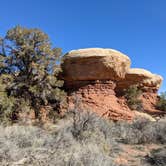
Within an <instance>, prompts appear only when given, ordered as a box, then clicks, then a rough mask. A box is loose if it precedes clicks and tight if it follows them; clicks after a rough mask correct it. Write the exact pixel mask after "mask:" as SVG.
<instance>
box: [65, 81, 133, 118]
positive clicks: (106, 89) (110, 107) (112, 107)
mask: <svg viewBox="0 0 166 166" xmlns="http://www.w3.org/2000/svg"><path fill="white" fill-rule="evenodd" d="M77 87H78V86H77ZM114 88H115V83H114V82H112V81H97V82H94V81H92V82H91V83H90V82H89V84H86V85H84V86H82V87H81V86H79V87H78V88H77V90H76V89H74V90H73V89H70V90H69V89H68V103H69V108H72V107H73V106H74V105H73V104H74V100H75V98H78V99H79V100H80V104H81V106H82V107H83V108H84V109H85V110H91V111H94V112H96V113H97V114H98V115H100V116H102V117H106V118H109V119H112V120H122V119H123V120H132V119H133V118H134V113H132V112H131V111H130V109H129V108H128V106H127V105H126V103H125V100H124V99H123V98H117V97H116V95H115V92H114Z"/></svg>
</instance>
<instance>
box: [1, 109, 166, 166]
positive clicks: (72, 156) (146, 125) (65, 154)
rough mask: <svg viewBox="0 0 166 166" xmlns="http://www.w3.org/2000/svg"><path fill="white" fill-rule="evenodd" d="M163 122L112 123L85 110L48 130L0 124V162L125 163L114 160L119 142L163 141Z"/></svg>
mask: <svg viewBox="0 0 166 166" xmlns="http://www.w3.org/2000/svg"><path fill="white" fill-rule="evenodd" d="M165 126H166V121H165V120H163V121H160V122H149V121H144V120H143V121H140V120H137V121H135V122H134V123H133V124H128V123H126V122H119V123H113V122H109V121H106V120H104V119H101V118H99V117H98V116H96V115H95V114H92V113H89V112H84V113H83V112H79V113H78V114H77V113H76V114H73V113H72V114H70V115H68V116H67V118H66V119H61V120H60V121H59V122H58V123H57V124H56V125H52V126H51V127H50V128H49V130H48V129H43V128H41V127H38V126H19V125H14V126H8V127H3V126H1V127H0V133H1V134H0V165H2V166H7V165H9V166H17V165H24V166H33V165H34V166H39V165H40V166H125V164H123V165H122V163H121V164H118V163H117V162H116V161H117V157H118V156H119V154H120V153H123V151H124V149H123V148H122V146H121V145H123V147H124V146H125V144H128V146H138V145H134V144H142V143H143V144H150V143H152V142H153V143H158V144H165V143H166V137H165V136H166V133H165V132H166V130H165ZM131 144H132V145H131ZM137 160H142V158H140V159H139V157H138V159H137ZM163 161H164V162H165V160H163ZM148 162H149V161H148V160H146V162H144V165H147V164H148ZM149 164H151V163H150V162H149ZM162 166H163V165H162Z"/></svg>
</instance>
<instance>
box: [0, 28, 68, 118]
mask: <svg viewBox="0 0 166 166" xmlns="http://www.w3.org/2000/svg"><path fill="white" fill-rule="evenodd" d="M60 56H61V49H60V48H52V47H51V42H50V40H49V37H48V36H47V35H46V34H45V33H43V32H42V31H40V30H39V29H27V28H24V27H20V26H16V27H15V28H13V29H10V30H9V31H8V32H7V34H6V36H5V37H4V38H0V76H2V75H3V74H9V75H10V77H12V82H11V84H10V85H9V86H7V87H6V89H5V90H6V92H7V94H8V96H9V97H11V96H12V97H15V98H17V102H16V104H17V105H18V107H19V105H21V103H19V102H24V103H26V104H27V105H28V106H29V107H31V108H33V109H34V110H35V114H36V116H37V117H38V116H39V110H40V108H41V107H42V106H46V105H50V106H51V107H52V108H53V110H55V109H57V108H58V107H59V104H60V102H61V101H62V100H63V99H64V96H65V93H64V92H63V91H62V90H61V89H60V88H61V87H62V85H63V82H62V81H61V80H58V79H57V76H58V73H59V72H60V67H59V66H58V64H57V61H58V60H59V58H60Z"/></svg>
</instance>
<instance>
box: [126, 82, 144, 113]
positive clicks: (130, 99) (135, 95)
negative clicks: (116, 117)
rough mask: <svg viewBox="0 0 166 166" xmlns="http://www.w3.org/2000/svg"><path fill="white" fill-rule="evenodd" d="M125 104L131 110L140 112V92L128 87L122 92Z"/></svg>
mask: <svg viewBox="0 0 166 166" xmlns="http://www.w3.org/2000/svg"><path fill="white" fill-rule="evenodd" d="M124 93H125V95H124V96H125V98H126V100H127V104H128V106H129V107H130V109H132V110H139V111H140V110H142V101H141V100H140V99H139V97H140V95H141V94H142V91H141V90H140V89H139V88H138V87H137V86H136V85H133V86H130V87H129V88H128V89H126V90H125V91H124Z"/></svg>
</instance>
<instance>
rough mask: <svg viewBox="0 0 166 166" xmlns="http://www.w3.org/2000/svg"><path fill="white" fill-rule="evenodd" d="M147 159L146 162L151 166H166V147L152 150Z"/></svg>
mask: <svg viewBox="0 0 166 166" xmlns="http://www.w3.org/2000/svg"><path fill="white" fill-rule="evenodd" d="M145 158H146V162H148V163H149V164H150V165H151V166H165V165H166V147H163V148H159V149H155V150H152V151H151V152H150V154H149V155H147V156H146V157H145Z"/></svg>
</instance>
